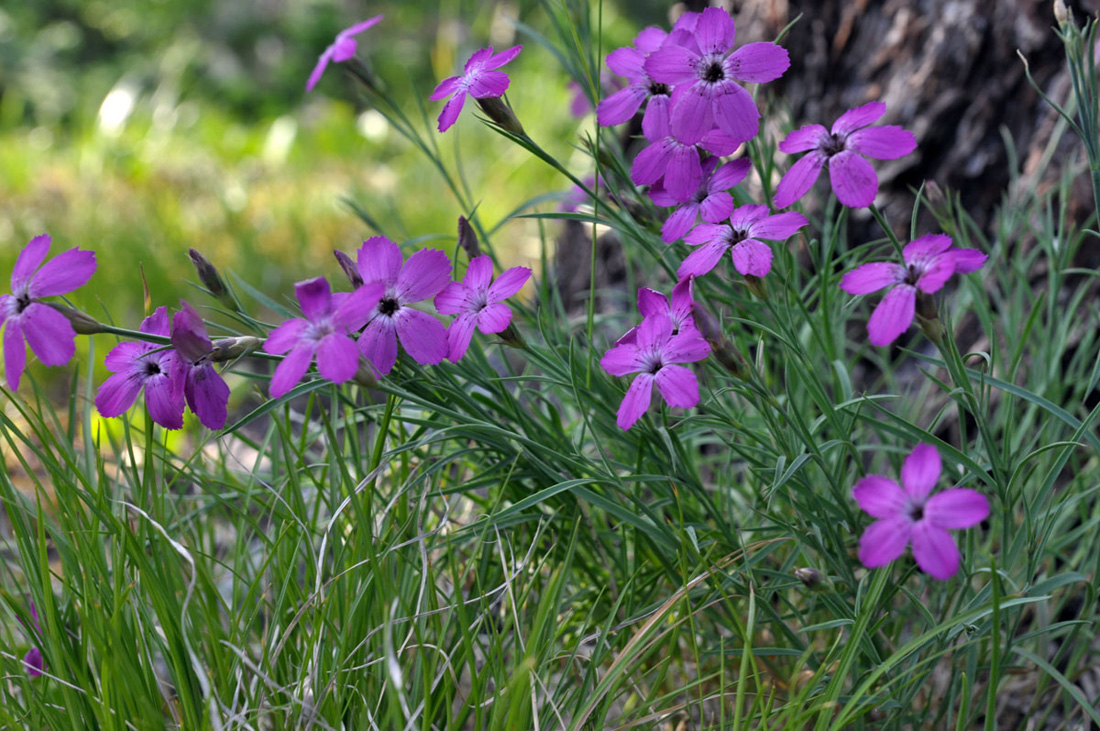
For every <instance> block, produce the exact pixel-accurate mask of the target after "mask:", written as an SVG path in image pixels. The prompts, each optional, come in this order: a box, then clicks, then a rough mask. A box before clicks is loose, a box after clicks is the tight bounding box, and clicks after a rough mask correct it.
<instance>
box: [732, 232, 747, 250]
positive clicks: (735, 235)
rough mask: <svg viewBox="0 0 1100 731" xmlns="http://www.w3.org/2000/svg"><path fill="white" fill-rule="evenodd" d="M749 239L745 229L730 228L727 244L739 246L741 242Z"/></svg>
mask: <svg viewBox="0 0 1100 731" xmlns="http://www.w3.org/2000/svg"><path fill="white" fill-rule="evenodd" d="M748 237H749V232H748V231H747V230H745V229H740V228H731V229H730V234H729V242H730V245H731V246H732V245H733V244H740V243H741V242H742V241H744V240H745V239H747V238H748Z"/></svg>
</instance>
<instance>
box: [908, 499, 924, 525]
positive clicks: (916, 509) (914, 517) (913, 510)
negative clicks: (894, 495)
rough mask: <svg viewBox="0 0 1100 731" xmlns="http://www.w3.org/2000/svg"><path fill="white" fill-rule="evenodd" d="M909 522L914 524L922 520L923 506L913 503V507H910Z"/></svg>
mask: <svg viewBox="0 0 1100 731" xmlns="http://www.w3.org/2000/svg"><path fill="white" fill-rule="evenodd" d="M909 520H911V521H913V522H914V523H917V522H919V521H921V520H924V505H922V504H919V503H914V504H913V505H910V506H909Z"/></svg>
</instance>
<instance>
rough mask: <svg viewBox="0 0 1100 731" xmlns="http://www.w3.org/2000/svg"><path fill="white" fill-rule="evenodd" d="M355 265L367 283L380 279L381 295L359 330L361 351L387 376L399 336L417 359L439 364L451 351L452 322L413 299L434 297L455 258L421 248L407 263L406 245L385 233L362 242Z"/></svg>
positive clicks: (394, 355)
mask: <svg viewBox="0 0 1100 731" xmlns="http://www.w3.org/2000/svg"><path fill="white" fill-rule="evenodd" d="M356 266H357V267H358V269H359V275H360V276H361V277H362V278H363V282H364V285H368V284H371V283H372V282H381V283H382V285H383V286H384V287H385V292H384V294H383V295H382V299H381V300H380V301H379V303H378V304H377V305H375V307H374V309H372V310H371V312H370V315H369V320H368V322H367V328H366V329H365V330H364V331H363V334H362V335H360V336H359V352H360V353H362V354H363V357H364V358H366V359H367V360H368V361H370V362H371V364H372V365H373V366H374V367H375V368H376V369H378V372H379V373H380V374H382V375H383V376H384V375H386V374H387V373H389V372H390V371H391V370H392V369H393V366H394V363H396V362H397V341H398V339H400V340H401V345H403V346H404V347H405V351H406V352H407V353H408V354H409V355H410V356H412V358H413V360H415V361H416V362H417V363H420V364H422V365H435V364H436V363H439V362H440V361H442V360H443V359H444V358H446V357H447V328H446V327H444V326H443V323H441V322H440V321H439V320H437V319H435V318H434V317H432V316H431V315H429V314H428V313H426V312H421V311H420V310H417V309H415V308H413V307H411V306H410V305H412V303H414V302H420V301H422V300H426V299H431V298H432V297H435V296H436V295H437V294H439V293H440V292H442V291H443V288H444V287H446V286H447V282H448V281H450V278H451V260H450V259H448V258H447V255H446V254H444V253H443V252H442V251H436V250H434V249H421V250H420V251H418V252H416V253H415V254H413V255H412V256H410V257H409V260H408V261H406V262H404V263H402V256H401V249H400V248H399V247H398V246H397V244H395V243H393V242H392V241H390V240H389V239H387V238H386V237H384V236H373V237H371V238H369V239H367V240H366V241H364V242H363V245H362V246H361V247H360V248H359V252H358V254H357V256H356Z"/></svg>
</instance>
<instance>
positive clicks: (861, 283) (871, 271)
mask: <svg viewBox="0 0 1100 731" xmlns="http://www.w3.org/2000/svg"><path fill="white" fill-rule="evenodd" d="M905 275H906V271H905V267H903V266H901V265H900V264H894V263H893V262H886V261H875V262H871V263H870V264H864V265H862V266H859V267H856V268H855V269H853V270H852V271H850V272H846V273H845V274H844V277H843V278H842V279H841V280H840V288H841V289H843V290H844V291H845V292H847V293H848V294H870V293H871V292H877V291H879V290H880V289H882V288H883V287H889V286H890V285H891V284H897V283H899V282H904V281H905Z"/></svg>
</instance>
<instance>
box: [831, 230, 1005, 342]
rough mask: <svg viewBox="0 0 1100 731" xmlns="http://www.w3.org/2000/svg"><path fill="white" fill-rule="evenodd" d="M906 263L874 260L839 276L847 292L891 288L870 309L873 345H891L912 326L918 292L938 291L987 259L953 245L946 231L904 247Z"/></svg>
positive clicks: (869, 326) (864, 291)
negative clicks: (952, 277)
mask: <svg viewBox="0 0 1100 731" xmlns="http://www.w3.org/2000/svg"><path fill="white" fill-rule="evenodd" d="M902 256H903V257H904V259H905V266H902V265H901V264H895V263H893V262H885V261H878V262H871V263H870V264H864V265H863V266H860V267H856V268H855V269H853V270H852V271H850V272H848V273H847V274H845V275H844V278H843V279H841V280H840V288H841V289H843V290H844V291H845V292H847V293H848V294H870V293H871V292H877V291H878V290H880V289H882V288H883V287H889V288H890V291H889V292H887V293H886V296H885V297H883V298H882V301H881V302H879V303H878V305H877V306H876V307H875V311H874V312H873V313H871V319H870V320H868V321H867V332H868V333H869V334H870V336H871V337H870V340H871V344H872V345H889V344H890V343H892V342H894V340H896V339H897V337H898V336H899V335H901V334H902V333H903V332H905V331H906V330H908V329H909V326H910V325H911V324H912V323H913V315H914V314H915V313H916V302H917V292H918V291H920V292H923V293H925V294H932V293H934V292H937V291H939V289H940V288H941V287H943V285H944V283H946V282H947V280H948V279H950V277H951V275H952V274H956V273H958V274H969V273H970V272H973V271H975V270H977V269H978V268H979V267H981V265H982V264H984V263H985V260H986V255H985V254H983V253H982V252H980V251H978V250H977V249H952V248H951V237H949V236H947V235H946V234H925V235H924V236H921V237H920V238H919V239H916V240H915V241H912V242H910V243H909V244H907V245H906V246H905V248H904V249H902Z"/></svg>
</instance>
